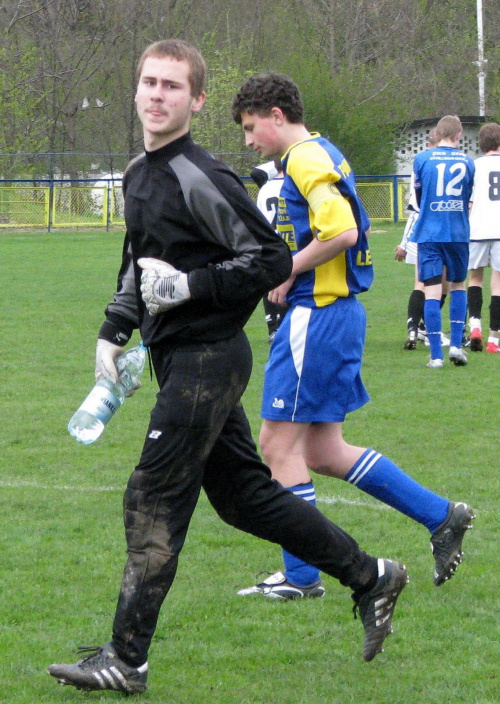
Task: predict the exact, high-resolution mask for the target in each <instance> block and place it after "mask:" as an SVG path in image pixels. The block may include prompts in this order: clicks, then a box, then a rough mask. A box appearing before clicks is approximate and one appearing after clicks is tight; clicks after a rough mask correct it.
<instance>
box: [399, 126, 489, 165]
mask: <svg viewBox="0 0 500 704" xmlns="http://www.w3.org/2000/svg"><path fill="white" fill-rule="evenodd" d="M459 117H460V121H461V122H462V125H463V133H462V137H461V139H460V145H459V147H460V149H461V150H462V151H464V152H465V153H466V154H468V155H469V156H471V157H472V158H473V159H476V158H477V157H478V156H481V150H480V149H479V143H478V132H479V128H480V127H481V125H482V124H483V123H484V122H488V121H489V120H490V118H486V117H480V116H477V115H471V116H462V115H459ZM439 120H440V118H439V117H434V118H427V119H423V120H414V121H413V122H410V123H409V124H408V125H406V127H405V128H404V129H403V130H402V132H401V135H400V140H399V148H398V149H397V150H396V158H397V173H398V175H409V174H411V170H412V164H413V159H414V158H415V156H416V155H417V154H418V153H419V152H421V151H423V150H424V149H426V148H427V138H428V136H429V132H430V131H431V130H432V128H433V127H435V126H436V125H437V123H438V122H439Z"/></svg>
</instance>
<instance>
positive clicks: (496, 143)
mask: <svg viewBox="0 0 500 704" xmlns="http://www.w3.org/2000/svg"><path fill="white" fill-rule="evenodd" d="M479 148H480V150H481V151H482V152H483V153H484V154H486V152H496V151H498V150H499V149H500V125H499V124H497V123H496V122H485V123H484V125H483V126H482V127H481V129H480V130H479Z"/></svg>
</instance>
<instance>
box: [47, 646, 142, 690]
mask: <svg viewBox="0 0 500 704" xmlns="http://www.w3.org/2000/svg"><path fill="white" fill-rule="evenodd" d="M78 651H79V652H80V653H83V652H88V653H89V654H88V655H87V656H86V657H85V658H83V660H79V661H78V662H77V663H75V664H74V665H49V667H48V668H47V672H48V673H49V675H52V677H56V678H57V680H58V681H59V684H69V685H72V686H73V687H76V689H82V690H84V691H92V690H102V689H113V690H115V691H117V692H124V693H125V694H139V693H141V692H145V691H146V686H147V685H146V682H147V678H148V663H147V662H146V663H144V665H142V666H141V667H130V665H127V664H126V663H124V662H123V660H120V658H119V657H118V655H117V654H116V650H115V649H114V647H113V645H112V644H111V643H106V644H105V645H103V647H102V648H97V647H92V648H79V649H78Z"/></svg>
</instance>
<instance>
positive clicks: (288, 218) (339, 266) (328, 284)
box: [277, 133, 373, 308]
mask: <svg viewBox="0 0 500 704" xmlns="http://www.w3.org/2000/svg"><path fill="white" fill-rule="evenodd" d="M283 167H284V171H285V179H284V181H283V186H282V189H281V194H280V200H279V209H278V221H277V231H278V233H279V234H280V236H281V237H282V238H283V239H284V240H285V242H286V243H287V244H288V246H289V247H290V250H291V252H292V255H293V254H295V253H296V252H299V251H300V250H302V249H304V248H305V247H307V245H308V244H309V243H310V242H311V241H312V240H313V238H317V239H318V240H320V241H321V240H324V241H326V240H329V239H332V238H333V237H336V236H337V235H340V234H341V233H342V232H345V231H346V230H350V229H352V228H357V230H358V233H359V235H358V240H357V242H356V244H355V245H354V246H353V247H351V248H350V249H348V250H346V251H345V252H342V253H341V254H339V255H338V256H336V257H335V258H334V259H331V260H330V261H329V262H326V263H325V264H322V265H320V266H318V267H317V268H316V269H314V270H311V271H308V272H305V273H303V274H300V275H299V276H297V279H296V281H295V283H294V285H293V286H292V288H291V289H290V291H289V293H288V296H287V301H288V302H289V303H291V304H293V305H302V306H307V307H310V308H316V307H318V308H321V307H323V306H327V305H329V304H331V303H333V302H334V301H335V300H336V299H337V298H339V297H346V296H349V295H350V294H353V293H360V292H361V291H366V290H367V289H368V288H369V287H370V285H371V282H372V280H373V265H372V259H371V255H370V250H369V248H368V241H367V237H366V232H367V231H368V229H369V227H370V221H369V218H368V215H367V213H366V210H365V209H364V207H363V204H362V203H361V200H360V199H359V196H358V194H357V192H356V183H355V180H354V174H353V172H352V169H351V167H350V166H349V164H348V162H347V160H346V158H345V157H344V155H343V154H342V152H340V151H339V150H338V149H337V147H335V146H334V145H333V144H332V143H331V142H329V141H328V140H327V139H324V138H323V137H321V136H320V135H319V134H317V133H315V134H312V135H311V137H310V138H307V139H305V140H303V141H301V142H297V143H296V144H293V145H292V146H291V147H290V148H289V149H288V151H287V152H286V154H285V155H284V157H283Z"/></svg>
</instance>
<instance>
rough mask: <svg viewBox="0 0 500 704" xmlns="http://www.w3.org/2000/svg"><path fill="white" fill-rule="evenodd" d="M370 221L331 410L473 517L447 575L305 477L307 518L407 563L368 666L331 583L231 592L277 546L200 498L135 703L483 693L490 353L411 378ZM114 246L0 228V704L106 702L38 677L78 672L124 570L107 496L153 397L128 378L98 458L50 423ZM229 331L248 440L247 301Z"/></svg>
mask: <svg viewBox="0 0 500 704" xmlns="http://www.w3.org/2000/svg"><path fill="white" fill-rule="evenodd" d="M374 230H375V232H374V234H373V235H372V236H371V247H372V251H373V255H374V261H375V267H376V280H375V283H374V285H373V287H372V289H371V291H370V292H368V293H367V294H364V295H363V296H362V301H363V303H364V304H365V307H366V309H367V313H368V322H369V329H368V337H367V345H366V355H365V364H364V380H365V383H366V385H367V387H368V389H369V391H370V394H371V397H372V401H371V403H370V404H368V405H367V406H366V407H365V408H363V409H362V410H360V411H358V412H356V413H355V414H353V415H352V416H351V417H350V418H349V419H348V421H347V422H346V426H345V435H346V438H347V439H348V440H349V441H352V442H354V443H356V444H361V445H365V446H370V447H374V448H376V449H377V450H378V451H380V452H383V453H384V454H386V455H388V456H389V457H391V458H392V459H393V460H394V461H396V462H397V463H399V464H400V465H401V466H402V467H404V468H405V469H406V470H407V471H408V472H409V473H411V474H412V475H413V476H414V477H415V478H416V479H418V480H419V481H421V482H422V483H424V484H426V485H427V486H429V487H431V488H433V489H435V490H436V491H437V492H439V493H442V494H444V495H446V496H448V497H449V498H451V499H453V500H466V501H468V502H470V503H471V504H472V505H473V506H474V508H475V509H476V510H477V514H478V517H477V520H476V522H475V524H476V525H475V528H474V530H473V531H471V532H470V533H468V534H467V536H466V539H465V542H464V548H465V553H466V554H465V559H464V564H463V565H462V566H461V567H460V568H459V571H458V573H457V575H456V576H455V577H454V578H453V580H452V581H451V582H450V583H448V584H445V585H444V586H443V587H442V588H439V589H437V588H436V587H434V586H433V584H432V569H433V561H432V557H431V553H430V550H429V541H428V535H427V531H426V530H425V529H424V528H423V527H421V526H418V525H416V524H414V523H412V522H411V521H410V520H409V519H407V518H405V517H404V516H401V515H400V514H398V513H397V512H396V511H394V510H392V509H388V508H387V507H385V506H384V505H382V504H380V503H378V502H376V501H375V500H374V499H371V498H370V497H367V496H365V495H364V494H361V493H360V492H359V491H358V490H357V489H355V488H354V487H352V486H350V485H347V484H345V483H343V482H340V481H338V480H332V479H327V478H323V477H317V479H316V491H317V494H318V501H319V503H318V505H319V507H320V509H321V510H322V511H324V513H325V514H326V515H327V516H328V517H329V518H331V519H332V520H334V521H336V522H337V523H339V524H340V525H341V526H342V527H343V528H345V529H346V530H348V531H349V532H351V533H352V534H353V535H354V536H355V537H356V538H357V539H358V540H359V542H360V543H361V545H362V546H363V547H364V548H365V549H366V550H368V551H369V552H371V553H373V554H376V555H379V556H387V557H392V558H396V559H399V560H401V561H404V562H405V564H406V566H407V568H408V571H409V574H410V578H411V582H410V584H409V585H408V587H407V589H406V590H405V592H404V593H403V595H402V597H401V600H400V602H399V605H398V608H397V610H396V615H395V618H394V629H395V633H394V635H393V636H391V637H390V638H389V639H388V641H387V644H386V645H387V648H386V652H385V653H384V654H382V655H380V656H378V657H377V658H376V659H375V660H374V661H373V662H372V663H369V664H367V663H365V662H363V660H362V659H361V646H362V641H363V629H362V625H361V622H360V621H359V620H358V621H354V620H353V618H352V612H351V600H350V597H349V593H348V591H347V590H346V589H344V588H342V587H340V586H339V585H338V584H337V583H336V582H335V580H333V579H331V578H329V577H325V579H324V582H325V586H326V588H327V594H326V596H325V598H324V599H322V600H320V601H315V600H312V601H310V602H308V601H304V602H302V603H295V602H291V603H283V604H280V603H274V602H268V601H267V600H265V599H262V598H258V597H256V598H254V599H253V598H248V599H242V598H241V597H238V596H236V590H237V589H238V588H240V587H242V586H248V585H250V584H252V583H253V581H254V577H255V575H256V574H257V573H258V572H260V571H262V570H270V571H275V570H276V569H279V568H280V565H281V560H280V551H279V549H278V548H276V547H275V546H273V545H271V544H267V543H264V542H261V541H258V540H257V539H255V538H252V537H250V536H247V535H245V534H242V533H238V532H236V531H235V530H233V529H231V528H229V527H228V526H226V525H224V524H223V523H222V522H221V521H220V520H219V519H218V518H217V517H216V516H215V514H214V512H213V511H212V509H211V508H210V506H209V505H208V502H207V501H206V499H205V498H204V497H202V498H201V500H200V503H199V506H198V509H197V511H196V513H195V516H194V519H193V522H192V526H191V530H190V533H189V535H188V540H187V543H186V546H185V549H184V552H183V554H182V556H181V561H180V567H179V572H178V576H177V579H176V581H175V583H174V586H173V589H172V591H171V593H170V595H169V597H168V599H167V601H166V603H165V605H164V608H163V610H162V614H161V617H160V621H159V626H158V630H157V634H156V637H155V639H154V642H153V646H152V649H151V652H150V676H149V689H148V691H147V692H146V693H145V694H144V695H140V696H139V697H137V699H136V701H138V702H139V704H146V703H147V704H269V702H271V701H277V702H280V703H283V704H284V703H286V704H310V703H312V702H324V703H325V704H349V703H351V702H352V703H353V704H382V703H383V704H403V703H405V704H424V703H425V704H441V703H442V702H448V701H453V702H455V703H456V704H460V703H462V702H463V703H464V704H465V703H467V704H494V703H497V702H498V701H499V690H500V685H499V662H500V657H499V656H500V652H499V643H500V637H499V636H500V633H499V626H498V623H499V591H500V589H499V586H500V585H499V582H500V580H499V574H500V560H499V557H498V544H499V539H500V531H499V525H498V499H499V494H500V492H499V479H498V411H497V403H498V400H497V399H498V391H499V370H500V359H496V358H495V356H494V355H487V354H485V353H481V354H470V363H469V365H468V366H467V367H464V368H459V367H452V366H450V365H446V366H445V368H444V369H442V370H428V369H426V368H425V362H426V361H427V354H428V352H427V350H426V348H424V347H423V346H422V348H421V349H417V350H415V351H413V352H406V351H403V349H402V346H403V341H404V339H405V333H406V325H405V319H406V306H407V300H408V294H409V292H410V290H411V288H412V284H413V270H412V267H410V266H406V265H404V264H401V263H397V262H395V261H394V259H393V249H394V247H395V245H396V244H397V243H398V242H399V239H400V235H401V231H402V226H397V225H379V224H376V225H375V227H374ZM379 230H384V232H380V231H379ZM121 245H122V239H121V235H120V234H116V233H105V232H99V233H87V232H69V233H68V232H66V233H63V232H57V233H52V234H47V233H44V234H32V233H26V232H2V233H0V248H1V260H2V261H1V266H2V272H3V273H2V278H1V293H2V316H1V318H2V325H3V335H2V339H3V353H2V367H3V368H2V395H1V400H0V408H1V413H0V417H1V420H2V434H1V439H0V444H1V473H0V500H1V507H0V510H1V513H0V515H1V531H0V595H1V596H0V652H1V657H0V704H39V703H49V702H50V703H51V704H57V703H58V702H82V701H85V702H100V703H107V702H115V701H119V700H120V698H121V696H122V695H120V694H116V693H113V692H108V693H103V694H100V693H89V694H82V693H80V692H77V691H76V690H74V689H73V688H72V687H64V688H63V687H59V686H58V685H57V683H56V682H55V680H53V679H52V678H50V677H49V676H48V675H47V674H46V673H45V667H46V666H47V665H48V664H50V663H51V662H73V661H74V660H76V655H75V652H74V651H75V650H76V648H77V647H78V646H79V645H101V644H102V643H103V642H105V641H106V640H108V639H109V636H110V627H111V620H112V616H113V612H114V607H115V601H116V597H117V593H118V587H119V582H120V578H121V571H122V568H123V565H124V561H125V542H124V537H123V529H122V523H121V500H122V492H123V488H124V486H125V483H126V481H127V478H128V475H129V474H130V472H131V470H132V469H133V466H134V463H135V461H136V460H137V458H138V454H139V451H140V448H141V445H142V439H143V435H144V433H145V430H146V426H147V422H148V417H149V410H150V408H151V407H152V405H153V403H154V396H155V393H156V386H155V383H154V382H151V381H150V380H149V377H148V375H147V374H145V379H144V385H143V388H142V389H141V390H140V392H138V393H137V394H135V396H134V397H133V398H131V399H128V400H127V402H126V404H125V405H124V407H123V408H122V409H121V410H120V411H119V413H118V414H117V416H116V417H115V418H114V419H113V420H112V421H111V424H110V426H109V427H108V428H107V429H106V431H105V434H104V435H103V437H102V438H101V439H100V440H99V441H98V442H97V443H96V444H95V445H91V446H83V445H79V444H78V443H76V441H75V440H74V439H73V438H71V437H70V436H69V434H68V433H67V431H66V426H67V422H68V420H69V418H70V416H71V415H72V413H73V411H74V410H75V409H76V408H77V407H78V405H79V404H80V402H81V401H82V400H83V398H84V397H85V395H86V394H87V392H88V391H89V390H90V388H91V386H92V385H93V358H94V349H95V337H96V332H97V330H98V327H99V325H100V323H101V321H102V319H103V311H104V307H105V304H106V302H107V300H108V299H109V296H110V295H111V294H112V292H113V291H114V286H115V282H116V273H117V271H118V266H119V261H120V256H121ZM486 300H487V297H486V296H485V301H486ZM447 312H448V307H447V305H446V308H445V313H446V316H447ZM484 315H485V320H487V315H488V311H487V305H485V310H484ZM486 324H487V323H486ZM446 329H447V328H446V325H445V330H446ZM247 330H248V334H249V336H250V338H251V341H252V345H253V349H254V355H255V366H254V374H253V378H252V380H251V384H250V386H249V389H248V391H247V393H246V396H245V406H246V409H247V412H248V415H249V417H250V420H251V423H252V427H253V430H254V434H255V437H257V434H258V429H259V425H260V421H259V403H260V390H261V385H262V374H263V367H264V363H265V360H266V356H267V353H268V348H267V342H266V338H267V334H266V332H267V331H266V327H265V323H264V319H263V313H262V310H260V309H259V310H258V311H257V312H256V314H255V315H254V317H253V318H252V320H251V321H250V323H249V325H248V326H247ZM137 339H138V338H135V339H134V342H135V341H137Z"/></svg>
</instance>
